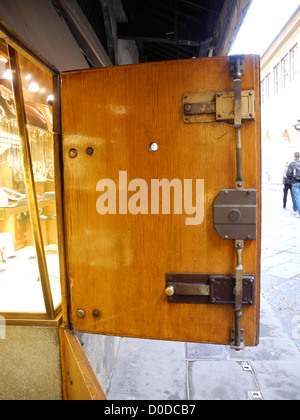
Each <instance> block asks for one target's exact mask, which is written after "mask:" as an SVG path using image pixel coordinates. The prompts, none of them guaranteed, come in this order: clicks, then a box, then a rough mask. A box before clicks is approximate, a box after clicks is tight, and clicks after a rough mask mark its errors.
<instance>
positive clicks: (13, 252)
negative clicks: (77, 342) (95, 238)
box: [0, 43, 61, 312]
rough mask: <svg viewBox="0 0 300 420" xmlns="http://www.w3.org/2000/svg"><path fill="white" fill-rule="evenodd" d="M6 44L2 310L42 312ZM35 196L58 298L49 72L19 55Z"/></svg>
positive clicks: (0, 120) (1, 82)
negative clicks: (48, 99) (48, 100)
mask: <svg viewBox="0 0 300 420" xmlns="http://www.w3.org/2000/svg"><path fill="white" fill-rule="evenodd" d="M5 51H6V49H5V46H4V44H2V43H1V44H0V261H1V262H0V312H45V305H44V298H43V294H42V288H41V281H40V278H39V270H38V264H37V260H36V254H35V248H34V243H33V235H32V229H31V219H30V213H29V209H28V203H27V196H26V185H25V180H24V171H23V166H22V158H21V147H20V140H19V136H18V126H17V121H16V115H15V106H14V98H13V93H12V86H11V73H10V72H9V63H8V61H7V54H6V53H5ZM20 67H21V74H22V85H23V95H24V100H25V110H26V119H27V128H28V134H29V139H30V149H31V158H32V166H33V173H34V181H35V188H36V197H37V202H38V207H39V214H40V222H41V228H42V234H43V241H44V246H45V254H46V260H47V266H48V272H49V278H50V282H51V290H52V293H53V300H54V306H55V307H56V306H58V305H59V303H60V302H61V294H60V281H59V277H60V276H59V263H58V245H57V225H56V201H55V183H54V153H53V133H52V125H53V121H52V107H51V105H50V104H48V103H47V98H48V97H49V95H51V94H52V93H53V92H52V76H51V75H49V74H48V73H46V72H45V71H43V70H41V69H40V68H38V67H37V66H35V65H34V64H32V63H31V62H30V61H28V60H27V59H25V58H23V57H21V56H20Z"/></svg>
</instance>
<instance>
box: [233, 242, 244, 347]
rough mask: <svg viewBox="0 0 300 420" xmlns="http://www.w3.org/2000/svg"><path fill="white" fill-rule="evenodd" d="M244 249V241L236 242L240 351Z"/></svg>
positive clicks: (236, 308) (237, 338) (237, 343)
mask: <svg viewBox="0 0 300 420" xmlns="http://www.w3.org/2000/svg"><path fill="white" fill-rule="evenodd" d="M243 249H244V241H236V255H237V266H236V285H235V347H236V350H240V349H241V348H242V347H241V342H242V340H241V331H242V325H241V322H242V315H243V265H242V255H243Z"/></svg>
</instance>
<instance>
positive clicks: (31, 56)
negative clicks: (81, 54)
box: [0, 24, 67, 326]
mask: <svg viewBox="0 0 300 420" xmlns="http://www.w3.org/2000/svg"><path fill="white" fill-rule="evenodd" d="M0 38H1V39H2V40H3V41H4V42H5V43H6V45H7V49H8V56H9V62H10V65H11V68H12V70H13V71H14V73H15V77H14V78H13V90H14V97H15V106H16V110H17V115H18V118H17V120H18V128H19V133H20V139H21V144H22V157H23V165H24V172H25V173H26V172H27V176H26V175H25V180H26V189H27V191H28V192H29V193H28V204H29V208H31V215H32V219H35V222H33V220H32V219H31V228H32V233H33V237H34V238H35V248H36V251H37V261H38V267H39V274H40V279H41V285H42V292H43V297H44V303H45V308H46V311H45V312H41V313H37V312H26V313H22V312H1V316H3V317H4V319H5V323H6V324H7V325H33V326H39V325H45V326H59V325H60V324H61V322H62V315H63V314H62V311H63V312H64V315H65V316H66V314H67V309H66V308H63V306H64V305H63V302H64V299H63V297H62V302H60V303H59V304H58V305H57V306H56V307H54V306H53V297H52V292H51V287H50V283H49V276H48V268H47V262H46V258H45V250H44V248H43V247H42V244H43V241H42V230H41V226H40V223H39V220H38V207H37V205H36V196H35V193H34V191H35V185H34V178H33V176H32V161H31V153H30V147H29V141H28V132H27V127H26V115H25V108H24V97H23V89H22V83H21V77H20V67H19V62H18V58H19V55H22V56H23V57H25V58H26V59H28V60H29V61H31V62H32V63H33V64H35V65H38V66H39V67H40V68H42V70H43V71H45V72H46V73H48V74H50V75H51V76H52V81H53V91H54V95H55V97H56V98H57V100H56V101H54V104H53V141H54V170H55V191H56V210H57V211H56V214H57V240H58V247H59V267H60V283H61V285H62V284H65V282H63V276H65V261H64V255H65V253H64V248H63V216H62V194H61V167H60V152H61V126H60V73H59V71H58V70H57V69H55V68H54V67H53V66H51V65H50V64H49V63H47V62H46V61H45V60H44V59H43V58H42V57H40V56H38V55H37V54H36V53H35V52H34V51H32V50H31V49H30V48H29V47H28V46H25V45H23V44H22V42H21V41H20V40H19V39H16V38H15V37H14V35H13V34H11V33H10V32H9V31H8V29H7V28H6V27H4V26H2V25H1V24H0ZM22 137H23V139H22ZM30 174H31V175H30ZM30 195H31V198H30ZM34 202H35V203H34ZM62 295H63V290H62ZM65 319H67V318H65Z"/></svg>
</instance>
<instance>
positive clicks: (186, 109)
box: [184, 104, 192, 112]
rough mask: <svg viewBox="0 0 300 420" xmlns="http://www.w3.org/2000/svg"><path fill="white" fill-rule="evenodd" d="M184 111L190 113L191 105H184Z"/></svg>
mask: <svg viewBox="0 0 300 420" xmlns="http://www.w3.org/2000/svg"><path fill="white" fill-rule="evenodd" d="M184 110H185V111H187V112H190V111H191V110H192V105H190V104H186V105H185V107H184Z"/></svg>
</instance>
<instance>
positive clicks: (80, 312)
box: [77, 309, 86, 319]
mask: <svg viewBox="0 0 300 420" xmlns="http://www.w3.org/2000/svg"><path fill="white" fill-rule="evenodd" d="M85 315H86V313H85V311H84V310H83V309H78V311H77V316H78V318H81V319H82V318H84V317H85Z"/></svg>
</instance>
